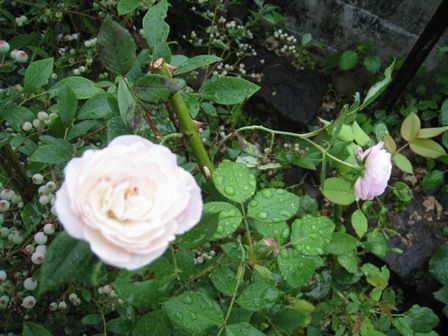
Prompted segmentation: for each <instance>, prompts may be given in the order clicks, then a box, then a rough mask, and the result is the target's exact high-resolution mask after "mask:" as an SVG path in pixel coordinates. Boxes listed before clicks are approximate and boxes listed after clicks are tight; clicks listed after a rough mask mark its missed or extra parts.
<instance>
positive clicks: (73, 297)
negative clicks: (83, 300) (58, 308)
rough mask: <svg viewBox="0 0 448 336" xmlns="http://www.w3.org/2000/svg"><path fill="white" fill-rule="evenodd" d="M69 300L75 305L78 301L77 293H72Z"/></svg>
mask: <svg viewBox="0 0 448 336" xmlns="http://www.w3.org/2000/svg"><path fill="white" fill-rule="evenodd" d="M68 299H69V300H70V301H71V302H72V303H73V302H75V301H78V295H76V293H72V294H70V295H69V297H68Z"/></svg>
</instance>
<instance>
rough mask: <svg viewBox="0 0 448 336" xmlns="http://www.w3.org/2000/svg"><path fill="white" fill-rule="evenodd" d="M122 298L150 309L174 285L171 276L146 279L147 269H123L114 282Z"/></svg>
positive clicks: (139, 306) (134, 304) (129, 302)
mask: <svg viewBox="0 0 448 336" xmlns="http://www.w3.org/2000/svg"><path fill="white" fill-rule="evenodd" d="M112 286H113V288H114V289H115V290H116V291H117V293H118V295H119V296H120V297H121V298H122V300H123V301H124V302H126V303H128V304H130V305H132V306H135V307H138V308H140V309H145V310H146V309H149V308H151V307H153V306H154V304H156V303H158V302H160V301H162V300H163V299H164V298H165V297H166V296H167V295H168V293H169V291H170V290H171V289H172V288H173V286H174V279H173V278H172V277H171V276H163V277H158V278H155V279H145V269H144V268H143V269H141V270H138V271H135V272H129V271H121V272H120V273H119V274H118V276H117V278H116V279H115V281H114V282H113V283H112Z"/></svg>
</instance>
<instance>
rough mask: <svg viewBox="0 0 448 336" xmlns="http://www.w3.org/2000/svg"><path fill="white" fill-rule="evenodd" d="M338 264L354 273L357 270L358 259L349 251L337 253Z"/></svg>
mask: <svg viewBox="0 0 448 336" xmlns="http://www.w3.org/2000/svg"><path fill="white" fill-rule="evenodd" d="M337 259H338V262H339V264H341V266H342V267H344V268H345V269H346V270H347V272H349V273H352V274H355V273H356V272H358V260H357V258H356V253H354V252H349V253H346V254H339V255H338V256H337Z"/></svg>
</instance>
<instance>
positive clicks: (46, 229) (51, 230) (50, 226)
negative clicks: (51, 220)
mask: <svg viewBox="0 0 448 336" xmlns="http://www.w3.org/2000/svg"><path fill="white" fill-rule="evenodd" d="M44 232H45V234H47V235H51V234H53V233H54V225H53V224H45V226H44Z"/></svg>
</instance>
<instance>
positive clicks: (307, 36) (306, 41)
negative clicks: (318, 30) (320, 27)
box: [301, 33, 313, 46]
mask: <svg viewBox="0 0 448 336" xmlns="http://www.w3.org/2000/svg"><path fill="white" fill-rule="evenodd" d="M312 40H313V36H312V35H311V34H310V33H305V34H303V35H302V40H301V45H302V46H306V45H308V44H309V43H310V42H311V41H312Z"/></svg>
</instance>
